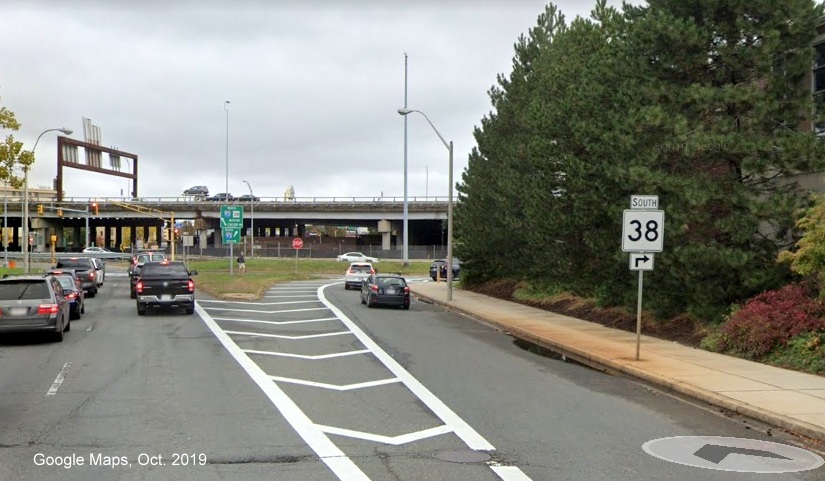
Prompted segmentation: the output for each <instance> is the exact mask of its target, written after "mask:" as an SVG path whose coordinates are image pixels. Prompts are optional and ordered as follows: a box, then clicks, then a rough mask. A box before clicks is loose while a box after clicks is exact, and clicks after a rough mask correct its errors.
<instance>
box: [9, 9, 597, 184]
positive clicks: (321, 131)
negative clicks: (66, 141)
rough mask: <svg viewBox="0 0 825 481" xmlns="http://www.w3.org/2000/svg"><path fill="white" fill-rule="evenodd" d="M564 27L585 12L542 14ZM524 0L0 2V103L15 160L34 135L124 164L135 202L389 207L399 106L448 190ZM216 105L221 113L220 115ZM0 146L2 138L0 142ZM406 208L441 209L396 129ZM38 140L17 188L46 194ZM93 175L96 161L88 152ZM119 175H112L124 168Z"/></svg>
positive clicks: (412, 145) (517, 28)
mask: <svg viewBox="0 0 825 481" xmlns="http://www.w3.org/2000/svg"><path fill="white" fill-rule="evenodd" d="M555 3H556V5H558V6H559V8H560V9H561V10H562V11H563V12H564V13H565V15H566V16H567V18H568V21H569V20H570V19H572V18H573V17H575V16H576V15H585V16H586V15H588V14H589V11H590V9H591V7H592V5H593V3H594V2H588V1H580V0H562V1H558V2H555ZM546 4H547V2H545V1H542V0H475V1H470V0H449V1H435V0H417V1H409V2H401V1H393V0H340V1H333V0H317V1H312V0H308V1H294V2H291V1H279V0H266V1H264V0H260V1H255V0H231V1H230V0H226V1H217V0H215V1H209V0H202V1H184V0H174V1H166V2H162V1H159V0H158V1H154V0H150V1H135V2H126V1H117V0H73V1H68V0H67V1H59V0H25V1H23V0H6V1H4V2H3V6H2V18H3V21H2V24H3V33H4V38H5V39H6V40H5V41H4V42H0V59H2V64H3V65H4V67H3V68H2V69H0V105H3V106H5V107H7V108H9V109H11V110H12V111H14V112H15V114H16V115H17V119H18V121H20V123H21V124H22V127H21V129H20V130H19V131H18V132H16V133H15V136H16V138H17V139H18V140H21V141H23V142H24V143H25V145H26V147H27V148H32V146H33V144H34V141H35V139H36V138H37V136H38V134H39V133H40V132H42V131H43V130H45V129H48V128H54V127H66V128H68V129H71V130H74V134H73V135H72V137H73V138H75V139H78V140H83V124H82V118H84V117H86V118H89V119H91V121H92V123H93V124H94V125H97V126H99V128H100V131H101V137H102V142H101V144H102V145H104V146H107V147H114V148H117V149H119V150H123V151H126V152H130V153H134V154H137V155H138V156H139V186H138V189H139V194H140V196H142V197H161V196H177V195H180V193H181V192H182V191H183V190H184V189H186V188H187V187H190V186H192V185H206V186H208V187H209V189H210V192H211V193H213V194H214V193H218V192H223V191H224V190H225V185H226V179H227V176H226V170H227V169H226V166H227V160H226V141H227V135H226V132H227V117H228V124H229V162H228V164H229V176H228V185H229V192H231V193H232V194H234V195H236V196H237V195H241V194H246V193H248V188H247V186H246V184H245V183H244V182H243V180H247V181H249V183H250V184H251V185H252V188H253V190H254V193H255V195H257V196H259V197H278V196H283V193H284V191H285V190H286V188H287V187H288V186H294V189H295V195H296V196H297V197H307V196H347V197H353V196H357V197H361V196H365V197H374V196H379V195H381V194H382V193H383V195H384V196H385V197H392V196H397V197H401V196H403V192H404V180H403V179H404V177H403V172H404V120H403V117H401V116H399V115H398V113H397V112H396V110H397V109H398V108H399V107H403V105H404V78H405V73H404V70H405V69H404V53H405V52H406V53H407V54H408V56H409V58H408V64H407V65H408V69H407V82H408V84H407V85H408V86H407V96H408V97H407V98H408V102H407V105H408V107H409V108H412V109H418V110H421V111H423V112H424V113H426V114H427V116H428V117H429V118H430V120H431V121H432V122H433V124H434V125H435V127H436V128H437V129H438V130H439V131H440V132H441V134H442V135H443V136H444V137H445V139H447V140H448V141H449V140H452V141H453V142H454V144H455V178H456V181H458V180H460V175H461V172H463V170H464V169H465V167H466V165H467V157H468V155H469V152H470V150H471V149H472V147H473V146H474V145H475V141H474V139H473V136H472V132H473V128H474V127H475V126H477V125H479V123H480V120H481V119H482V118H483V117H484V116H485V115H487V114H488V113H489V112H490V109H491V106H490V101H489V97H488V95H487V91H488V90H489V88H490V87H491V86H492V85H493V84H494V83H495V81H496V75H497V74H502V73H503V74H507V75H509V73H510V70H511V62H512V57H513V44H514V43H515V42H516V40H517V38H518V36H519V35H520V34H522V33H525V34H526V32H527V30H528V29H529V28H531V27H532V26H534V25H535V23H536V19H537V17H538V15H539V14H540V13H541V12H542V11H543V10H544V7H545V5H546ZM226 100H229V101H230V102H231V103H230V104H229V105H228V106H227V107H228V114H227V110H225V109H224V107H225V104H224V101H226ZM0 133H1V134H2V135H4V136H5V135H6V134H8V133H9V132H0ZM407 133H408V142H407V145H408V150H407V152H408V175H409V181H408V182H409V184H408V185H409V187H408V189H409V190H408V192H409V196H410V197H413V196H424V195H425V194H429V195H430V196H446V195H447V188H448V182H447V174H448V168H447V149H446V148H445V147H444V145H443V144H442V143H441V142H440V140H439V139H438V137H437V136H436V135H435V133H434V132H433V131H432V129H431V128H430V126H429V125H428V124H427V122H426V120H425V119H424V118H423V117H422V116H420V115H417V114H414V115H410V116H409V118H408V124H407ZM56 145H57V141H56V135H54V134H52V133H49V134H46V135H44V136H43V138H42V139H41V140H40V143H39V144H38V146H37V152H36V155H37V161H36V163H35V166H34V167H33V169H32V172H31V185H32V186H51V184H52V179H53V178H54V177H55V175H56V172H57V168H56ZM104 162H106V158H105V156H104ZM125 167H126V164H125V163H124V168H125ZM128 182H129V181H127V179H122V178H118V177H111V176H106V175H102V174H95V173H89V172H85V171H81V170H77V169H64V189H65V191H66V195H67V196H68V197H87V196H97V197H120V196H122V195H128V192H129V183H128Z"/></svg>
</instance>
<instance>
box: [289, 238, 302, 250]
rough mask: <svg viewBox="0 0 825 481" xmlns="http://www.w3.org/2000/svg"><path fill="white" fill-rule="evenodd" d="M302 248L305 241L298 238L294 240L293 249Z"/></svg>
mask: <svg viewBox="0 0 825 481" xmlns="http://www.w3.org/2000/svg"><path fill="white" fill-rule="evenodd" d="M301 247H304V240H303V239H301V238H300V237H296V238H294V239H292V248H293V249H300V248H301Z"/></svg>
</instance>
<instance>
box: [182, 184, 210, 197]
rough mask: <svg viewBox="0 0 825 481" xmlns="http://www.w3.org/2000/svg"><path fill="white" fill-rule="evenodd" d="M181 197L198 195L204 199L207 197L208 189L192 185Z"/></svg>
mask: <svg viewBox="0 0 825 481" xmlns="http://www.w3.org/2000/svg"><path fill="white" fill-rule="evenodd" d="M183 195H200V196H203V197H206V196H207V195H209V188H208V187H206V186H205V185H193V186H192V187H189V188H188V189H186V190H184V191H183Z"/></svg>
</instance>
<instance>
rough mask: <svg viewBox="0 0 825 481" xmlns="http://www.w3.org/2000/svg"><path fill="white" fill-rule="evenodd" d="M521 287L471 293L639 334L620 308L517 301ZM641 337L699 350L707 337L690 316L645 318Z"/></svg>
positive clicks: (569, 299) (499, 285)
mask: <svg viewBox="0 0 825 481" xmlns="http://www.w3.org/2000/svg"><path fill="white" fill-rule="evenodd" d="M517 288H518V283H517V282H516V281H513V280H509V279H500V280H495V281H490V282H486V283H484V284H480V285H477V286H473V287H471V288H469V289H468V290H471V291H473V292H477V293H479V294H484V295H487V296H491V297H496V298H499V299H504V300H507V301H512V302H518V303H519V304H524V305H527V306H531V307H536V308H539V309H544V310H546V311H550V312H555V313H558V314H563V315H566V316H570V317H575V318H577V319H582V320H585V321H589V322H595V323H598V324H601V325H603V326H607V327H611V328H614V329H621V330H624V331H628V332H636V313H635V312H634V313H630V312H628V311H626V310H624V309H620V308H602V307H599V306H597V305H595V304H594V303H593V302H592V301H588V300H586V299H582V298H578V297H574V296H558V298H556V299H553V300H541V301H539V300H525V299H516V298H515V297H514V296H513V293H514V292H515V291H516V289H517ZM642 333H643V334H645V335H648V336H653V337H657V338H659V339H666V340H669V341H675V342H678V343H680V344H684V345H686V346H691V347H698V346H699V343H700V342H701V340H702V338H703V337H704V335H705V332H704V329H703V326H702V325H701V323H699V322H697V321H695V320H693V319H691V318H690V317H688V316H679V317H676V318H674V319H670V320H667V321H661V320H652V319H650V318H649V316H645V315H643V316H642Z"/></svg>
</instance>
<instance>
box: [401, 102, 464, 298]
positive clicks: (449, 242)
mask: <svg viewBox="0 0 825 481" xmlns="http://www.w3.org/2000/svg"><path fill="white" fill-rule="evenodd" d="M412 112H417V113H419V114H421V115H422V116H423V117H424V118H425V119H426V120H427V123H428V124H430V127H432V128H433V131H434V132H435V135H437V136H438V138H439V139H441V143H442V144H444V147H447V151H448V152H449V153H450V162H449V169H450V173H449V176H448V179H449V182H450V189H449V191H448V192H449V196H448V201H447V202H448V204H447V300H448V301H452V300H453V141H452V140H451V141H450V142H449V143H448V142H447V141H446V140H444V137H443V136H442V135H441V132H439V131H438V129H436V128H435V125H433V123H432V122H430V118H429V117H427V114H425V113H424V112H422V111H420V110H412V109H407V108H403V109H398V113H399V115H405V116H406V115H408V114H411V113H412Z"/></svg>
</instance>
